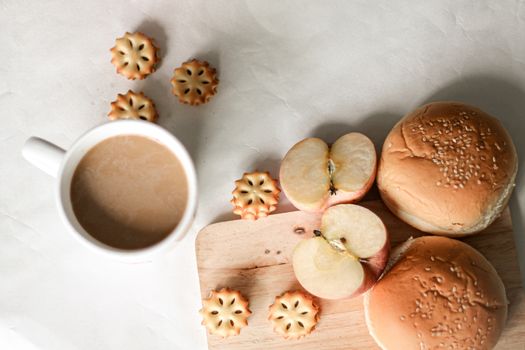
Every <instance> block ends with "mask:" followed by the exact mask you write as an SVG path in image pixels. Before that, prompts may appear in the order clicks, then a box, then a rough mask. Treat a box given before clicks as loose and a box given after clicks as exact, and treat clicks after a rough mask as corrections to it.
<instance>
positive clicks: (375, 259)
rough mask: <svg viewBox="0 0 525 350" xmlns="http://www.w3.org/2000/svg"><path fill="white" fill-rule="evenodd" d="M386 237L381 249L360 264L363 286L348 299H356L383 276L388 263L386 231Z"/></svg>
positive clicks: (388, 245)
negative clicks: (363, 276)
mask: <svg viewBox="0 0 525 350" xmlns="http://www.w3.org/2000/svg"><path fill="white" fill-rule="evenodd" d="M386 237H387V238H386V242H385V245H384V246H383V248H381V250H379V252H377V254H375V255H374V256H372V257H370V258H368V259H367V260H366V261H365V262H364V263H362V265H363V269H364V270H365V278H364V280H363V284H362V285H361V287H359V288H358V289H357V290H356V291H355V292H354V293H353V294H351V295H350V296H349V298H354V297H357V296H359V295H361V294H363V293H365V292H366V291H368V290H369V289H370V288H372V287H373V286H374V285H375V284H376V283H377V281H378V280H379V277H381V275H382V274H383V271H384V270H385V267H386V264H387V263H388V258H389V257H390V235H389V233H388V231H387V232H386Z"/></svg>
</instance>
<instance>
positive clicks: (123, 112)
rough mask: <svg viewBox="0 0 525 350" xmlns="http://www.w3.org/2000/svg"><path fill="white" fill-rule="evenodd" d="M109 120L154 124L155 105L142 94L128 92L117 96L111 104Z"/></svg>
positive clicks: (155, 115) (155, 118) (155, 116)
mask: <svg viewBox="0 0 525 350" xmlns="http://www.w3.org/2000/svg"><path fill="white" fill-rule="evenodd" d="M108 116H109V119H111V120H115V119H142V120H148V121H150V122H154V121H155V120H157V111H156V110H155V104H154V103H153V101H152V100H151V99H149V98H148V97H146V96H145V95H144V94H143V93H142V92H140V93H138V94H137V93H134V92H133V91H131V90H129V91H128V92H127V93H126V94H125V95H122V94H118V96H117V99H116V100H115V101H113V102H111V110H110V111H109V113H108Z"/></svg>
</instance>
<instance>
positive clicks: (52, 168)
mask: <svg viewBox="0 0 525 350" xmlns="http://www.w3.org/2000/svg"><path fill="white" fill-rule="evenodd" d="M65 153H66V151H65V150H63V149H62V148H60V147H58V146H57V145H54V144H52V143H51V142H48V141H46V140H43V139H41V138H39V137H30V138H29V139H27V141H26V142H25V144H24V146H23V147H22V156H23V157H24V158H25V159H26V160H27V161H28V162H29V163H31V164H33V165H34V166H36V167H37V168H39V169H40V170H42V171H43V172H45V173H47V174H49V175H51V176H53V177H58V170H59V169H60V164H61V163H62V159H63V158H64V154H65Z"/></svg>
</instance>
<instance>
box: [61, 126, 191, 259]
mask: <svg viewBox="0 0 525 350" xmlns="http://www.w3.org/2000/svg"><path fill="white" fill-rule="evenodd" d="M117 126H118V127H119V128H122V129H123V130H126V131H124V132H118V133H115V134H114V135H111V136H109V137H112V136H118V135H139V136H144V137H147V138H153V139H155V140H156V141H158V142H160V143H161V144H162V145H164V146H165V147H167V148H168V149H169V150H170V151H171V152H172V153H173V154H174V155H175V156H176V157H177V158H178V159H179V161H180V162H181V164H182V167H183V169H184V172H185V175H186V179H187V184H188V200H187V203H186V208H185V210H184V214H183V216H182V218H181V220H180V221H179V223H178V224H177V226H176V227H175V228H174V229H173V230H172V231H171V232H170V233H169V234H168V235H167V236H166V237H165V238H164V239H163V240H161V241H159V242H157V243H155V244H153V245H151V246H148V247H145V248H140V249H119V248H116V247H113V246H110V245H108V244H105V243H103V242H101V241H99V240H97V239H95V238H94V237H93V236H91V235H90V234H89V233H88V232H87V231H86V230H84V229H83V228H82V226H81V225H80V224H78V225H77V226H79V227H80V229H81V230H82V231H83V232H79V228H77V227H75V225H74V224H73V223H72V218H73V219H74V220H75V221H76V222H78V221H77V219H76V217H75V214H74V213H73V212H72V211H69V213H68V210H66V208H65V206H64V204H65V203H64V202H63V198H64V196H63V195H64V186H63V181H64V180H63V178H64V176H63V175H64V171H65V170H66V167H68V169H71V168H74V169H76V167H77V165H78V163H79V162H80V160H81V159H82V158H83V157H84V156H85V152H84V154H83V155H82V156H81V157H80V158H79V160H78V161H76V162H74V163H73V164H70V163H71V162H70V159H71V157H72V156H73V155H75V154H77V152H79V151H80V150H79V145H80V144H81V143H82V142H84V141H85V140H86V138H88V137H89V136H90V135H93V134H96V133H98V132H100V131H101V130H102V129H107V128H116V127H117ZM128 129H129V131H128ZM131 129H133V131H131ZM137 130H138V131H137ZM144 130H148V133H145V132H143V131H144ZM152 134H156V135H159V137H164V138H168V139H169V140H170V142H172V143H173V144H174V145H176V146H175V147H171V146H169V145H166V144H165V143H164V142H162V141H159V140H158V139H157V138H156V137H155V136H152ZM109 137H106V138H104V139H103V140H105V139H108V138H109ZM101 141H102V140H100V141H97V142H95V143H93V144H92V145H90V146H89V148H88V150H89V149H90V148H92V147H94V146H95V145H96V144H98V143H100V142H101ZM86 152H87V151H86ZM74 169H73V171H74ZM69 185H70V182H69ZM69 188H70V186H67V189H68V193H67V198H68V200H69V202H70V201H71V199H70V194H69ZM55 198H56V203H57V206H58V211H59V215H60V217H61V219H62V221H63V222H64V224H65V225H66V227H67V228H68V230H69V231H70V232H72V233H73V236H74V237H76V238H77V240H78V241H79V242H81V243H82V244H83V245H84V246H86V247H88V248H90V249H91V250H95V251H96V252H98V253H102V254H104V255H106V256H108V257H110V258H114V259H115V258H116V259H117V260H120V261H127V262H143V261H147V260H150V259H151V258H152V257H153V256H155V255H158V253H160V252H161V251H165V250H167V249H168V248H170V247H172V246H173V245H174V244H175V243H176V242H177V241H179V240H180V239H182V238H183V237H184V235H185V234H186V233H187V231H188V230H189V229H190V227H191V224H192V222H193V218H194V215H195V212H196V208H197V176H196V172H195V166H194V164H193V160H192V159H191V157H190V155H189V153H188V151H187V150H186V148H185V147H184V145H183V144H182V143H181V142H180V141H179V140H178V139H177V138H176V137H175V136H174V135H173V134H171V133H170V132H169V131H167V130H166V129H164V128H163V127H161V126H159V125H157V124H153V123H151V122H147V121H142V120H117V121H112V122H108V123H104V124H101V125H98V126H96V127H94V128H92V129H90V130H88V131H87V132H85V133H84V134H83V135H81V136H80V137H78V138H77V139H76V141H75V142H74V143H73V144H72V145H71V147H70V148H68V149H67V151H66V152H65V154H64V157H63V159H62V162H61V164H60V167H59V171H58V176H57V186H56V189H55ZM69 204H71V203H69Z"/></svg>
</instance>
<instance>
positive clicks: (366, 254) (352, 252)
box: [292, 204, 390, 299]
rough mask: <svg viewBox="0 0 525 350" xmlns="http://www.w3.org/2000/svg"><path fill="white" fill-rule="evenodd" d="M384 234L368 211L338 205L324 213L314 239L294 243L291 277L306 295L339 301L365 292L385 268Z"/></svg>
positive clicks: (379, 224)
mask: <svg viewBox="0 0 525 350" xmlns="http://www.w3.org/2000/svg"><path fill="white" fill-rule="evenodd" d="M389 251H390V243H389V238H388V232H387V230H386V228H385V225H384V224H383V222H382V221H381V219H380V218H379V217H378V216H377V215H375V214H374V213H373V212H372V211H370V210H368V209H366V208H364V207H361V206H358V205H355V204H339V205H336V206H333V207H330V208H328V209H327V210H326V212H325V213H324V214H323V216H322V218H321V227H320V230H319V231H316V236H315V237H313V238H308V239H305V240H303V241H301V242H299V243H298V244H297V246H296V247H295V249H294V252H293V258H292V263H293V269H294V273H295V277H296V278H297V280H298V281H299V283H301V285H302V286H303V288H304V289H306V290H307V291H308V292H309V293H310V294H313V295H315V296H317V297H320V298H324V299H342V298H349V297H354V296H358V295H360V294H362V293H364V292H366V291H367V290H368V289H369V288H370V287H372V286H373V285H374V284H375V283H376V281H377V280H378V279H379V277H380V275H381V273H382V272H383V270H384V269H385V266H386V263H387V261H388V254H389Z"/></svg>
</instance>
